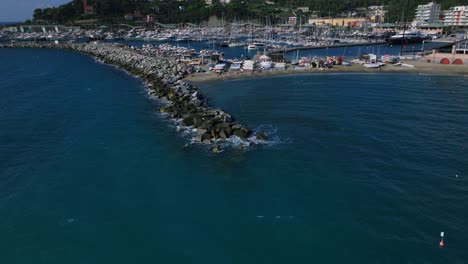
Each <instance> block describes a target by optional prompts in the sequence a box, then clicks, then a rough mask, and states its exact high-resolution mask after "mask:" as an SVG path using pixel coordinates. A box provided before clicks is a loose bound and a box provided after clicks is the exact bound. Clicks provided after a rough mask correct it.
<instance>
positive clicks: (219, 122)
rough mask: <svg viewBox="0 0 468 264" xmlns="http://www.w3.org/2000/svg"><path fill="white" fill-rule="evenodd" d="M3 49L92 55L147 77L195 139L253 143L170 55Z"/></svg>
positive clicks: (105, 49) (92, 48)
mask: <svg viewBox="0 0 468 264" xmlns="http://www.w3.org/2000/svg"><path fill="white" fill-rule="evenodd" d="M0 48H55V49H63V50H71V51H77V52H80V53H83V54H87V55H91V56H93V57H95V58H97V59H99V60H101V61H102V62H104V63H106V64H111V65H115V66H117V67H119V68H122V69H124V70H126V71H128V72H129V73H131V74H132V75H134V76H138V77H140V78H142V79H143V80H145V81H146V83H147V86H148V93H149V94H150V95H152V96H156V97H158V98H160V99H161V101H162V102H164V103H165V104H163V105H164V106H163V107H161V108H160V112H162V113H166V114H167V115H169V116H170V117H171V118H173V119H174V120H177V122H178V123H179V124H180V125H181V126H180V127H182V128H186V129H191V130H192V131H194V132H193V134H194V137H193V140H194V141H195V142H199V143H203V144H208V145H215V146H214V148H213V151H214V152H216V151H219V150H220V146H219V145H218V143H217V142H219V141H220V140H226V139H228V138H230V137H233V136H236V137H238V138H240V139H242V140H243V141H244V142H245V143H246V144H252V142H249V140H248V138H249V137H251V136H253V132H252V131H251V130H250V129H248V128H247V127H245V126H243V125H241V124H239V123H237V122H235V120H234V118H233V117H232V116H231V115H229V114H228V113H226V112H224V111H223V110H221V109H217V108H212V107H210V106H209V105H208V103H207V100H206V97H204V96H203V95H202V94H201V93H200V92H199V91H198V89H197V88H196V87H194V86H193V85H191V84H190V83H188V82H186V81H184V80H183V79H184V77H186V76H187V75H188V74H190V73H192V70H193V69H192V67H191V66H190V65H185V64H183V63H178V62H177V61H176V60H171V59H168V58H162V57H156V56H147V55H143V54H140V53H138V52H137V51H135V50H131V49H128V48H126V47H124V46H121V45H108V44H92V43H89V44H86V43H84V44H71V43H63V44H51V43H49V44H47V43H39V44H37V43H30V42H21V43H11V44H4V45H0ZM257 139H259V140H264V139H265V136H264V134H263V133H260V134H259V135H257Z"/></svg>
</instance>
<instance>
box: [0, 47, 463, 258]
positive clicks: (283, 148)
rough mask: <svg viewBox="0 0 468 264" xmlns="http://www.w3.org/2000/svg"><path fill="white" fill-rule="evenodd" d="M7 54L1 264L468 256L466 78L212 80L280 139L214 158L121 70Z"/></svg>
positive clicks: (221, 102)
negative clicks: (162, 113) (177, 127)
mask: <svg viewBox="0 0 468 264" xmlns="http://www.w3.org/2000/svg"><path fill="white" fill-rule="evenodd" d="M0 59H1V61H2V63H1V64H0V235H1V237H2V239H1V240H0V262H1V263H48V264H49V263H312V262H317V263H344V262H346V263H360V264H362V263H467V261H468V252H467V251H466V245H467V239H468V227H467V225H466V223H467V220H468V210H466V209H467V208H468V153H467V152H468V146H467V144H468V143H467V142H468V134H467V131H468V118H467V116H468V79H466V78H464V77H447V76H430V75H392V74H368V75H364V74H324V75H320V74H315V75H298V76H295V75H292V76H284V77H274V78H257V79H249V80H234V81H228V82H210V83H205V84H201V85H200V86H201V90H202V91H203V93H205V94H206V95H207V96H208V98H209V100H210V103H211V104H212V105H214V106H217V107H221V108H223V109H224V110H226V111H227V112H229V113H230V114H232V115H233V116H234V117H236V118H237V119H238V120H239V121H240V122H241V123H243V124H245V125H247V126H249V127H250V128H252V129H254V130H257V131H260V130H261V131H266V132H267V134H268V135H269V137H270V141H269V144H266V145H262V146H259V147H257V148H255V149H250V150H248V151H244V152H242V151H239V150H236V149H227V150H226V151H224V152H223V153H221V154H219V155H215V154H212V153H210V152H209V151H208V149H207V148H206V147H205V146H200V145H188V146H186V144H187V143H188V139H187V138H185V137H183V136H181V135H180V134H179V133H177V132H176V130H175V128H174V125H173V124H171V123H170V122H168V121H167V120H165V119H163V118H161V117H160V115H159V114H157V112H158V111H157V108H156V107H157V103H156V102H154V101H152V100H150V99H149V98H148V97H147V95H146V92H145V88H144V85H143V84H142V82H141V80H139V79H136V78H133V77H131V76H129V75H127V74H125V73H124V72H123V71H120V70H118V69H115V68H114V67H111V66H107V65H103V64H100V63H96V62H95V61H94V60H93V59H92V58H90V57H87V56H83V55H80V54H76V53H70V52H65V51H55V50H32V49H23V50H19V49H9V50H6V49H5V50H2V49H0ZM441 231H444V232H445V236H446V240H445V244H446V246H445V247H444V248H440V247H439V246H438V242H439V240H440V236H439V235H440V232H441Z"/></svg>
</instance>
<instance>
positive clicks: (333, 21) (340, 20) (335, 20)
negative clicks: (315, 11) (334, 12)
mask: <svg viewBox="0 0 468 264" xmlns="http://www.w3.org/2000/svg"><path fill="white" fill-rule="evenodd" d="M308 22H309V24H311V25H312V24H313V25H317V26H325V25H328V26H330V25H331V26H351V27H356V26H357V27H360V26H362V25H364V24H366V23H367V20H366V18H365V17H331V18H329V17H326V18H325V17H322V18H309V21H308Z"/></svg>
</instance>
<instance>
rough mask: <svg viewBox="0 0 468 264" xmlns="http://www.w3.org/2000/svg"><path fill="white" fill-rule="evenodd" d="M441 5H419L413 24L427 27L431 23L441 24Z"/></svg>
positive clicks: (433, 3)
mask: <svg viewBox="0 0 468 264" xmlns="http://www.w3.org/2000/svg"><path fill="white" fill-rule="evenodd" d="M439 17H440V4H437V3H435V2H430V3H428V4H426V5H418V7H417V8H416V16H415V17H414V21H413V23H414V24H416V25H418V26H425V25H428V24H430V23H437V22H440V20H439Z"/></svg>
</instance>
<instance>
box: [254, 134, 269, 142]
mask: <svg viewBox="0 0 468 264" xmlns="http://www.w3.org/2000/svg"><path fill="white" fill-rule="evenodd" d="M255 138H256V139H257V140H263V141H265V140H267V139H268V137H267V136H266V135H265V133H263V132H260V133H258V134H257V135H256V136H255Z"/></svg>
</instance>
